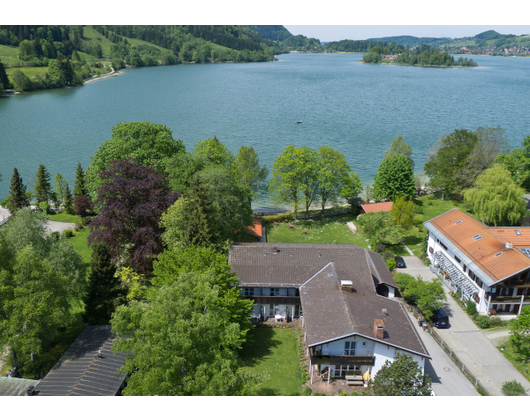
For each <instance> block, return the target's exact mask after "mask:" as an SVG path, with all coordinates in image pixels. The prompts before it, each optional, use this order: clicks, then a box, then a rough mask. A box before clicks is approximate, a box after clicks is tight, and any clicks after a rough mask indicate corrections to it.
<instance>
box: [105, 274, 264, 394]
mask: <svg viewBox="0 0 530 420" xmlns="http://www.w3.org/2000/svg"><path fill="white" fill-rule="evenodd" d="M223 288H224V289H226V291H227V293H230V294H231V296H232V299H230V300H229V302H230V306H226V303H227V301H226V300H225V299H222V298H221V296H222V294H221V293H220V290H221V289H223ZM239 299H244V298H243V296H241V294H240V293H239V291H238V290H237V289H236V288H234V287H231V285H229V284H223V285H220V284H218V280H217V278H216V276H215V275H214V273H213V272H212V271H208V272H206V273H203V274H197V273H181V274H180V275H179V277H178V278H177V279H176V281H175V282H174V283H173V284H170V285H165V286H162V287H161V288H159V289H156V290H154V292H153V295H152V297H151V298H150V299H149V302H148V304H147V305H144V304H142V303H139V302H136V301H134V302H132V303H131V304H130V306H120V307H118V308H117V310H116V313H115V314H114V316H113V318H112V321H111V324H112V331H113V332H114V333H115V334H117V336H118V338H117V339H115V341H114V346H113V350H114V351H130V352H131V354H130V355H129V356H128V357H127V358H126V359H125V367H124V368H123V369H122V370H123V371H125V372H127V373H128V375H129V376H128V378H127V386H126V388H125V390H124V394H125V395H155V394H156V395H215V396H221V395H249V394H251V393H253V391H254V388H255V385H256V383H257V380H256V377H255V376H254V375H252V374H251V373H249V371H248V370H247V368H243V367H242V362H241V360H240V358H239V355H238V352H237V350H238V349H239V348H240V347H241V345H242V344H243V342H244V340H245V338H244V337H242V336H241V329H240V325H239V324H238V323H237V322H233V321H232V320H231V318H232V315H231V312H232V308H233V306H232V305H231V304H232V303H233V301H235V300H239Z"/></svg>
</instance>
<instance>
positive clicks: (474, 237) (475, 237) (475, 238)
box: [473, 235, 482, 241]
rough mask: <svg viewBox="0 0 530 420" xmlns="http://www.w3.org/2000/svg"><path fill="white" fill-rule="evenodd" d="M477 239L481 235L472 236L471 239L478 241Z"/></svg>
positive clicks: (480, 237)
mask: <svg viewBox="0 0 530 420" xmlns="http://www.w3.org/2000/svg"><path fill="white" fill-rule="evenodd" d="M479 239H482V235H475V236H473V240H475V241H478V240H479Z"/></svg>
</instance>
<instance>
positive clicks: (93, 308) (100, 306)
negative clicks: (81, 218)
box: [83, 242, 125, 324]
mask: <svg viewBox="0 0 530 420" xmlns="http://www.w3.org/2000/svg"><path fill="white" fill-rule="evenodd" d="M91 248H92V256H91V260H90V274H89V276H88V288H87V289H88V290H87V296H86V299H85V313H84V314H83V321H84V322H87V323H89V324H108V323H109V322H110V319H111V317H112V314H113V313H114V311H115V309H116V308H117V307H118V306H119V305H122V304H124V303H125V299H124V295H125V291H124V290H123V289H122V287H121V286H120V282H119V280H118V279H117V278H116V277H115V276H114V275H115V273H116V266H115V265H114V264H113V263H112V261H111V257H110V253H109V250H108V249H107V245H106V244H105V243H104V242H96V243H94V244H92V246H91Z"/></svg>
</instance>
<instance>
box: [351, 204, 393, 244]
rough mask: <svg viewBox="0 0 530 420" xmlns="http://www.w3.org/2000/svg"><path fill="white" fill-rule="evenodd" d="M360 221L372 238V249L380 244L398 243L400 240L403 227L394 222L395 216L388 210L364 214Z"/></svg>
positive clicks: (365, 231) (367, 234)
mask: <svg viewBox="0 0 530 420" xmlns="http://www.w3.org/2000/svg"><path fill="white" fill-rule="evenodd" d="M359 222H360V223H361V224H362V226H363V229H364V233H365V234H366V236H368V237H369V238H370V245H371V247H372V249H375V247H376V246H377V245H378V244H386V245H396V244H398V243H399V241H400V237H401V228H400V227H399V226H397V225H396V224H395V223H394V222H395V219H394V216H392V215H391V214H390V213H389V212H387V211H380V212H378V213H366V214H363V215H362V216H361V217H360V218H359Z"/></svg>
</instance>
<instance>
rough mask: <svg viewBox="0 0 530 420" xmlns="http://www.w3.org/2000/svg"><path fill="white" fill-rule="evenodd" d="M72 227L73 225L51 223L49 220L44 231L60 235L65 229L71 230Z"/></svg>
mask: <svg viewBox="0 0 530 420" xmlns="http://www.w3.org/2000/svg"><path fill="white" fill-rule="evenodd" d="M74 227H75V223H65V222H52V221H51V220H48V221H47V222H46V229H47V230H48V231H50V232H59V233H61V232H62V231H63V230H65V229H73V228H74Z"/></svg>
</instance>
